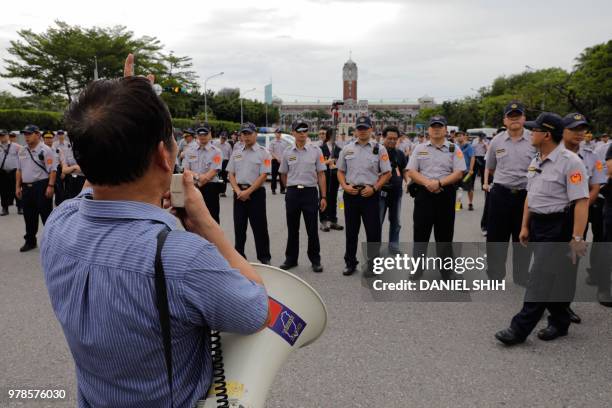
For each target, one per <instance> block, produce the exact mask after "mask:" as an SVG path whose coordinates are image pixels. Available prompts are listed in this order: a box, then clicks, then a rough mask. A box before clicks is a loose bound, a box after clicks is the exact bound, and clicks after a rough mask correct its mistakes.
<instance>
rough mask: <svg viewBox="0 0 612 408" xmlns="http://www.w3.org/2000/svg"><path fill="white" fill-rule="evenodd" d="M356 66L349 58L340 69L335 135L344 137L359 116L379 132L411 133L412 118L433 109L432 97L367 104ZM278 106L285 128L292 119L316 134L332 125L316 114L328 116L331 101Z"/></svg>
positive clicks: (296, 102) (277, 100)
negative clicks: (359, 91)
mask: <svg viewBox="0 0 612 408" xmlns="http://www.w3.org/2000/svg"><path fill="white" fill-rule="evenodd" d="M358 84H359V82H358V69H357V64H356V63H355V62H354V61H353V60H352V59H350V58H349V60H348V61H346V62H345V63H344V66H343V67H342V101H343V102H344V105H340V106H339V114H338V133H339V134H340V135H342V134H348V132H349V128H352V127H353V126H354V124H355V121H356V120H357V118H358V117H360V116H366V115H369V116H370V117H371V118H372V120H373V122H374V127H375V129H376V131H377V132H380V131H382V129H383V127H384V126H388V125H395V126H397V127H399V128H400V130H402V131H404V132H413V131H415V122H414V118H415V117H416V116H417V115H418V113H419V110H420V109H422V108H429V107H434V106H436V103H435V101H434V99H433V98H432V97H429V96H423V97H421V98H419V99H418V101H416V102H413V101H409V100H402V101H401V102H390V101H384V100H378V101H368V100H366V99H359V98H358V96H357V89H358ZM275 103H277V104H278V105H279V107H280V113H281V122H282V123H283V125H284V127H287V126H288V125H289V124H290V123H291V122H293V121H294V120H296V119H298V118H299V119H302V120H305V121H306V122H308V123H309V124H310V127H311V129H312V130H314V131H316V130H317V129H318V128H319V127H321V126H330V125H332V122H333V121H332V119H331V118H322V117H321V116H324V115H319V114H317V112H325V113H326V114H327V115H328V116H331V102H321V101H316V102H300V101H294V102H287V101H282V100H280V99H278V98H276V99H275Z"/></svg>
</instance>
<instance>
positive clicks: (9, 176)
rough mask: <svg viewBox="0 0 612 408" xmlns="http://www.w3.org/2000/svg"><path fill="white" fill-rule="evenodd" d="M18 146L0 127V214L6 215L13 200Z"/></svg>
mask: <svg viewBox="0 0 612 408" xmlns="http://www.w3.org/2000/svg"><path fill="white" fill-rule="evenodd" d="M20 148H21V146H19V145H18V144H17V143H12V142H11V140H10V138H9V133H8V131H6V130H4V129H0V202H1V204H2V212H0V216H5V215H8V213H9V206H11V205H13V201H14V200H15V173H16V171H17V160H18V154H19V149H20Z"/></svg>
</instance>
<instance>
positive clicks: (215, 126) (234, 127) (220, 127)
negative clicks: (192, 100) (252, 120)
mask: <svg viewBox="0 0 612 408" xmlns="http://www.w3.org/2000/svg"><path fill="white" fill-rule="evenodd" d="M202 122H203V120H200V121H198V120H194V119H184V118H173V119H172V126H174V127H175V128H179V129H187V128H192V129H194V130H195V129H196V128H197V127H198V126H199V124H200V123H202ZM208 123H209V125H210V126H211V127H212V131H213V133H214V134H215V135H218V134H219V132H222V131H226V132H235V131H238V130H240V123H236V122H229V121H226V120H214V119H213V120H211V119H210V117H209V118H208Z"/></svg>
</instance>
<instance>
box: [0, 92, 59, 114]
mask: <svg viewBox="0 0 612 408" xmlns="http://www.w3.org/2000/svg"><path fill="white" fill-rule="evenodd" d="M67 105H68V101H67V100H66V99H65V98H63V97H61V96H14V95H11V94H10V93H9V92H7V91H2V92H0V109H29V110H42V111H53V112H62V111H64V109H66V107H67Z"/></svg>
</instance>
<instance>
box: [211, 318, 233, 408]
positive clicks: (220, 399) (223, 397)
mask: <svg viewBox="0 0 612 408" xmlns="http://www.w3.org/2000/svg"><path fill="white" fill-rule="evenodd" d="M210 352H211V353H210V354H211V357H212V369H213V378H212V383H211V387H213V391H214V393H215V396H216V398H217V407H219V408H229V399H228V398H229V397H228V395H227V383H226V382H225V367H224V366H223V350H222V349H221V333H219V332H218V331H216V330H211V331H210Z"/></svg>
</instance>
